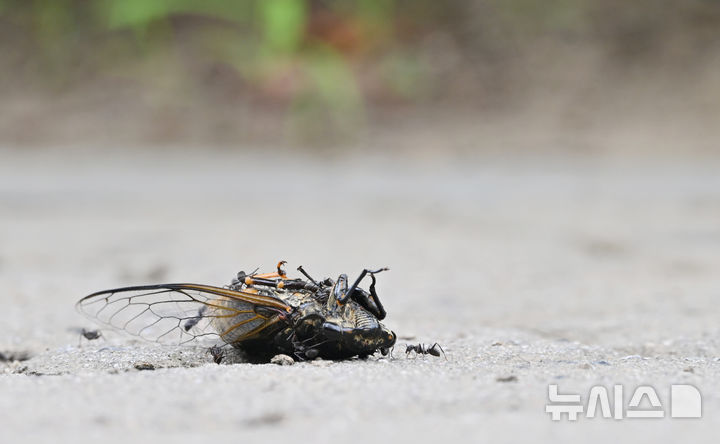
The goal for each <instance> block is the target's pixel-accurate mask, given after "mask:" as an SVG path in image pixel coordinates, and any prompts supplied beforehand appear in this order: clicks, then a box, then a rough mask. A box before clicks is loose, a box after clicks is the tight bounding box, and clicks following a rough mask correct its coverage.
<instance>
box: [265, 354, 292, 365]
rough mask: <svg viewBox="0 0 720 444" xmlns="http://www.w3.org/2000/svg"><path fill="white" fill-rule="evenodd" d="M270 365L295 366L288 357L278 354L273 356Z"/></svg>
mask: <svg viewBox="0 0 720 444" xmlns="http://www.w3.org/2000/svg"><path fill="white" fill-rule="evenodd" d="M270 363H271V364H276V365H293V364H295V360H294V359H293V358H291V357H290V356H288V355H283V354H279V355H275V356H273V357H272V359H271V360H270Z"/></svg>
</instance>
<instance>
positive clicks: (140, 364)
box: [135, 362, 155, 370]
mask: <svg viewBox="0 0 720 444" xmlns="http://www.w3.org/2000/svg"><path fill="white" fill-rule="evenodd" d="M135 370H155V366H154V365H153V364H150V363H149V362H138V363H137V364H135Z"/></svg>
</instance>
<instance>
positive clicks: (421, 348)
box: [405, 342, 447, 359]
mask: <svg viewBox="0 0 720 444" xmlns="http://www.w3.org/2000/svg"><path fill="white" fill-rule="evenodd" d="M406 347H407V348H406V349H405V354H406V355H410V352H415V353H416V354H419V355H433V356H440V353H442V355H443V357H444V358H445V359H447V357H446V356H445V350H443V349H442V347H440V344H438V343H437V342H436V343H434V344H433V345H432V346H430V347H428V346H427V345H425V344H422V343H420V344H417V345H413V344H408V345H407V346H406Z"/></svg>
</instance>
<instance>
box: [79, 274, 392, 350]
mask: <svg viewBox="0 0 720 444" xmlns="http://www.w3.org/2000/svg"><path fill="white" fill-rule="evenodd" d="M282 264H283V262H281V263H280V264H278V271H277V272H276V273H268V274H249V275H248V274H245V273H243V272H240V273H239V274H238V278H237V279H235V280H233V282H232V284H231V285H230V286H229V287H228V288H221V287H214V286H210V285H199V284H159V285H146V286H136V287H123V288H117V289H113V290H105V291H100V292H97V293H93V294H91V295H89V296H86V297H85V298H83V299H81V300H80V301H79V302H78V303H77V308H78V311H80V312H81V313H83V314H85V315H86V316H88V317H90V318H91V319H93V320H95V321H97V322H99V323H101V324H103V325H105V326H108V327H111V328H115V329H121V330H124V331H126V332H128V333H130V334H133V335H135V336H139V337H141V338H143V339H147V340H152V341H156V342H161V343H171V344H188V343H197V344H206V345H210V344H211V343H214V342H215V343H216V342H218V339H219V341H220V342H221V343H224V344H229V345H232V346H234V347H237V348H240V349H243V350H245V351H246V352H247V353H248V354H250V355H253V356H257V357H259V358H261V359H265V358H267V359H269V358H270V357H272V356H273V355H275V354H278V353H285V354H288V355H290V356H293V357H294V358H295V359H298V360H303V359H314V358H315V357H321V358H325V359H346V358H350V357H353V356H360V357H365V356H368V355H371V354H373V353H375V352H376V351H380V352H382V353H383V354H387V352H388V350H389V349H390V348H391V347H392V346H393V345H394V344H395V339H396V336H395V333H393V332H392V331H390V330H389V329H387V328H386V327H385V326H384V325H383V324H382V323H381V322H380V320H381V319H383V318H384V317H385V310H384V308H383V307H382V304H381V303H380V300H379V298H378V296H377V293H376V292H375V273H378V272H380V271H382V270H376V271H370V270H365V271H363V273H361V275H360V277H359V278H358V279H357V281H356V282H355V283H354V284H353V285H352V286H351V287H350V288H348V282H347V276H345V275H340V277H339V278H338V279H337V280H336V281H333V280H331V279H325V280H324V281H322V282H317V281H315V280H313V279H312V278H310V277H309V276H307V275H306V276H307V278H308V279H309V280H307V281H306V280H303V279H287V276H286V275H285V272H284V270H282ZM299 270H301V271H302V272H303V273H304V270H302V267H300V268H299ZM304 274H305V273H304ZM367 274H370V275H371V277H372V284H371V285H370V288H369V290H370V291H369V292H368V291H366V290H364V289H362V288H360V287H359V286H358V284H359V283H360V281H361V280H362V278H363V277H364V276H366V275H367Z"/></svg>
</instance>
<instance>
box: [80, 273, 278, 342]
mask: <svg viewBox="0 0 720 444" xmlns="http://www.w3.org/2000/svg"><path fill="white" fill-rule="evenodd" d="M253 291H254V290H253ZM76 308H77V310H78V311H79V312H80V313H82V314H84V315H85V316H87V317H89V318H90V319H93V320H94V321H96V322H99V323H100V324H102V325H104V326H107V327H111V328H114V329H119V330H124V331H126V332H128V333H130V334H132V335H134V336H138V337H140V338H143V339H146V340H149V341H155V342H159V343H164V344H188V343H202V342H206V341H203V339H208V340H213V339H215V340H217V338H218V337H219V338H220V339H222V340H223V341H224V342H227V343H234V342H238V341H243V340H245V339H249V338H252V337H255V336H257V335H259V334H261V333H262V332H263V331H264V330H265V329H266V328H267V327H269V326H270V325H272V324H274V323H276V322H277V321H279V320H280V319H282V318H283V317H284V315H285V314H287V313H289V312H290V311H291V308H290V306H288V305H287V304H285V303H284V302H282V301H281V300H280V299H277V298H274V297H270V296H264V295H260V294H257V293H253V292H251V291H247V292H246V291H235V290H229V289H226V288H220V287H213V286H209V285H198V284H160V285H145V286H137V287H123V288H116V289H113V290H104V291H99V292H97V293H93V294H91V295H89V296H86V297H84V298H82V299H81V300H80V301H78V303H77V304H76Z"/></svg>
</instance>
